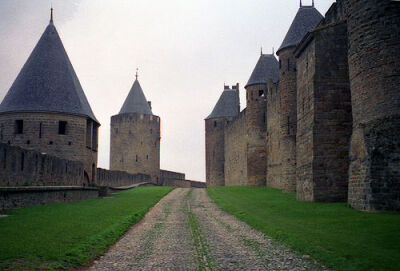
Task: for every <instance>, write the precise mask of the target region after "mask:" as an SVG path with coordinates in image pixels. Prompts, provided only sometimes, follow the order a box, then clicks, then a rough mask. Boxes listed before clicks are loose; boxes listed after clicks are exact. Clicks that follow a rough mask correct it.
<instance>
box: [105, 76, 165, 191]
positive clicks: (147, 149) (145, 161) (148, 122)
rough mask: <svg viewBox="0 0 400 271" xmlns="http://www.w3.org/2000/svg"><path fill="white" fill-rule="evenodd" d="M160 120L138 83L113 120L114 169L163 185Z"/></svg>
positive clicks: (112, 146)
mask: <svg viewBox="0 0 400 271" xmlns="http://www.w3.org/2000/svg"><path fill="white" fill-rule="evenodd" d="M160 138H161V137H160V117H158V116H155V115H153V113H152V111H151V104H150V102H147V100H146V97H145V95H144V93H143V90H142V87H141V86H140V84H139V81H138V79H137V75H136V80H135V82H134V83H133V86H132V88H131V90H130V92H129V94H128V97H127V98H126V100H125V102H124V104H123V106H122V108H121V110H120V112H119V114H118V115H115V116H112V117H111V144H110V148H111V149H110V169H111V170H121V171H126V172H129V173H131V174H138V173H142V174H147V175H150V177H151V180H152V182H153V183H155V184H160Z"/></svg>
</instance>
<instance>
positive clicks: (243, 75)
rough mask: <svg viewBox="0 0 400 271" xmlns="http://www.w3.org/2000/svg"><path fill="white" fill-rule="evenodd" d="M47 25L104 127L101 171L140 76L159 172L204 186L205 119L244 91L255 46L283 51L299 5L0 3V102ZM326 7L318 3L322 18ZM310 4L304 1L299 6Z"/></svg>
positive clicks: (219, 0)
mask: <svg viewBox="0 0 400 271" xmlns="http://www.w3.org/2000/svg"><path fill="white" fill-rule="evenodd" d="M51 2H52V3H53V7H54V21H55V25H56V27H57V30H58V32H59V34H60V36H61V39H62V41H63V43H64V46H65V48H66V50H67V53H68V55H69V57H70V60H71V62H72V65H73V66H74V68H75V71H76V73H77V75H78V77H79V80H80V82H81V84H82V87H83V89H84V91H85V93H86V96H87V98H88V100H89V102H90V105H91V107H92V109H93V111H94V113H95V115H96V117H97V119H98V120H99V121H100V122H101V125H102V126H101V129H100V141H99V167H103V168H108V167H109V146H110V143H109V142H110V138H109V134H110V132H109V127H110V117H111V116H112V115H115V114H117V113H118V112H119V110H120V108H121V106H122V104H123V102H124V100H125V98H126V96H127V95H128V92H129V90H130V88H131V86H132V84H133V81H134V78H135V77H134V75H135V70H136V68H137V67H138V68H139V81H140V84H141V86H142V88H143V90H144V92H145V95H146V97H147V99H148V100H150V101H152V106H153V113H154V114H156V115H159V116H160V117H161V137H162V138H161V168H163V169H168V170H175V171H181V172H185V173H186V176H187V178H189V179H195V180H201V181H203V180H204V179H205V177H204V176H205V154H204V152H205V150H204V141H205V139H204V118H205V117H207V115H208V114H209V113H210V112H211V110H212V109H213V106H214V105H215V103H216V102H217V100H218V97H219V95H220V94H221V92H222V90H223V84H224V82H225V83H226V84H229V85H233V84H235V83H236V82H239V83H240V90H241V106H242V109H243V108H244V107H245V100H244V94H245V93H244V88H243V86H244V85H245V84H246V82H247V80H248V78H249V76H250V74H251V71H252V69H253V68H254V65H255V64H256V62H257V60H258V57H259V54H260V47H263V50H264V52H271V50H272V47H275V50H276V49H277V48H278V47H279V45H280V44H281V42H282V40H283V38H284V36H285V34H286V31H287V30H288V28H289V26H290V23H291V21H292V20H293V18H294V16H295V14H296V12H297V9H298V7H299V1H298V0H279V1H278V0H201V1H200V0H199V1H193V0H191V1H188V0H169V1H165V0H147V1H144V0H143V1H137V0H113V1H110V0H81V1H79V0H68V1H66V0H52V1H50V0H29V1H28V0H0V74H1V76H0V100H2V99H3V97H4V95H5V94H6V92H7V91H8V89H9V88H10V86H11V84H12V83H13V81H14V79H15V78H16V76H17V74H18V72H19V71H20V69H21V68H22V65H23V64H24V63H25V61H26V60H27V58H28V56H29V54H30V53H31V51H32V50H33V47H34V46H35V44H36V42H37V41H38V40H39V38H40V35H41V34H42V33H43V31H44V29H45V27H46V25H47V24H48V21H49V13H50V11H49V9H50V3H51ZM333 2H334V1H333V0H316V1H315V5H316V8H317V9H318V10H319V11H320V12H321V13H322V14H323V15H324V14H325V12H326V11H327V10H328V8H329V7H330V5H331V4H332V3H333ZM303 4H305V5H310V4H311V0H303Z"/></svg>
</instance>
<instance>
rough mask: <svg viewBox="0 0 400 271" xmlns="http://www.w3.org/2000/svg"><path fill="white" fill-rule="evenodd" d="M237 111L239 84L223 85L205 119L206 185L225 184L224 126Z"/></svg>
mask: <svg viewBox="0 0 400 271" xmlns="http://www.w3.org/2000/svg"><path fill="white" fill-rule="evenodd" d="M239 111H240V105H239V84H237V85H236V86H235V87H232V89H230V88H229V86H224V91H223V92H222V94H221V96H220V98H219V100H218V102H217V104H216V105H215V107H214V109H213V111H212V112H211V114H210V115H209V116H208V117H207V118H206V119H205V126H206V127H205V128H206V183H207V186H222V185H225V174H224V166H225V144H224V141H225V139H224V133H225V126H226V125H227V122H228V121H230V120H232V119H233V118H234V117H236V116H237V115H238V114H239Z"/></svg>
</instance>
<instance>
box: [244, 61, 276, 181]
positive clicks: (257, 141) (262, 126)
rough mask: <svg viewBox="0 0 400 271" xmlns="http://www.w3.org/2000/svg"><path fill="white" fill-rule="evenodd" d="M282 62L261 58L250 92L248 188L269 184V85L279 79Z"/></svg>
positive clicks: (255, 70) (248, 92) (251, 81)
mask: <svg viewBox="0 0 400 271" xmlns="http://www.w3.org/2000/svg"><path fill="white" fill-rule="evenodd" d="M278 65H279V64H278V60H277V59H276V58H275V56H274V55H272V54H271V55H269V54H261V56H260V58H259V60H258V62H257V64H256V66H255V68H254V70H253V72H252V74H251V76H250V79H249V81H248V82H247V84H246V86H245V89H246V103H247V107H246V125H247V185H252V186H264V185H265V182H266V168H267V165H266V152H265V136H266V99H267V96H266V93H267V89H266V84H267V81H268V79H272V81H273V82H275V83H276V82H277V81H278V79H279V66H278Z"/></svg>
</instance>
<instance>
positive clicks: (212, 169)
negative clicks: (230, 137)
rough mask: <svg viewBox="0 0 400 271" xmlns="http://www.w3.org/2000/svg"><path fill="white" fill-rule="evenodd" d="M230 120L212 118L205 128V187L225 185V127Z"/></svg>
mask: <svg viewBox="0 0 400 271" xmlns="http://www.w3.org/2000/svg"><path fill="white" fill-rule="evenodd" d="M230 120H231V118H214V119H207V120H206V121H205V126H206V182H207V186H223V185H225V171H224V170H225V169H224V167H225V136H224V132H225V125H226V123H227V122H228V121H230Z"/></svg>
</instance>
